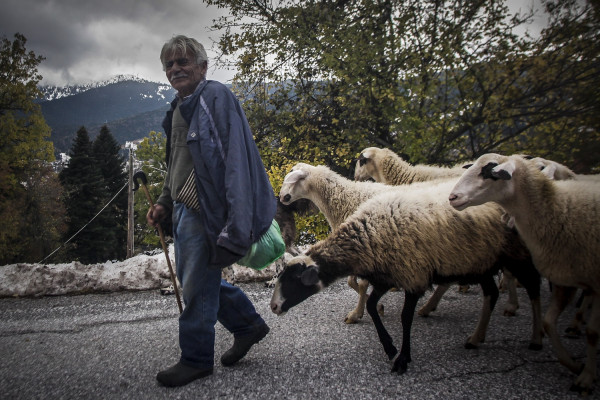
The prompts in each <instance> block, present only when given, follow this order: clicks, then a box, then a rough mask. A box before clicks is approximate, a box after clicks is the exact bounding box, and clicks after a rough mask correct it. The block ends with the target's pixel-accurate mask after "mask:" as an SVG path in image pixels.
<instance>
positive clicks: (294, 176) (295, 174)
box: [283, 170, 307, 183]
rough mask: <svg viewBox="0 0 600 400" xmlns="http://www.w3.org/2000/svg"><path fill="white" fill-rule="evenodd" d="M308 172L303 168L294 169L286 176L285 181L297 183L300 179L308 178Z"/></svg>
mask: <svg viewBox="0 0 600 400" xmlns="http://www.w3.org/2000/svg"><path fill="white" fill-rule="evenodd" d="M306 175H307V174H306V172H304V171H302V170H297V171H292V172H290V173H289V174H287V175H286V176H285V178H284V179H283V183H296V182H298V181H299V180H302V179H304V178H306Z"/></svg>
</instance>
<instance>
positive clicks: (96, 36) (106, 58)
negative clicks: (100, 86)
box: [0, 0, 545, 85]
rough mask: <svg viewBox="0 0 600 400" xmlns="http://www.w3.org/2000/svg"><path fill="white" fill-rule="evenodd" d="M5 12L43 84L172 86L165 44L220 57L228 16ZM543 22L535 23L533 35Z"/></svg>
mask: <svg viewBox="0 0 600 400" xmlns="http://www.w3.org/2000/svg"><path fill="white" fill-rule="evenodd" d="M507 5H508V6H509V8H510V9H511V10H513V11H516V10H518V9H519V8H520V9H521V10H522V11H526V10H527V9H529V8H530V7H531V6H532V5H533V7H534V8H535V9H537V10H541V3H540V0H508V1H507ZM1 9H2V12H0V36H4V37H7V38H9V39H11V40H12V38H13V37H14V34H15V33H16V32H20V33H22V34H23V35H25V37H26V38H27V49H28V50H32V51H34V52H35V53H36V54H38V55H42V56H44V57H46V60H45V61H43V62H42V64H41V65H40V67H39V72H40V73H41V74H42V76H43V77H44V80H43V82H44V83H49V84H57V85H62V84H67V83H86V82H90V81H98V80H103V79H108V78H111V77H113V76H115V75H119V74H133V75H137V76H139V77H141V78H145V79H149V80H153V81H159V82H166V79H165V77H164V74H163V72H162V69H161V66H160V62H159V59H158V55H159V53H160V49H161V47H162V45H163V43H164V42H165V41H166V40H168V39H169V38H170V37H172V36H173V35H175V34H180V33H181V34H186V35H188V36H193V37H195V38H196V39H198V40H199V41H200V42H202V43H203V44H204V45H205V47H206V48H207V51H208V53H209V57H211V56H213V57H214V55H215V53H214V52H211V47H212V46H213V44H212V42H211V40H210V39H211V38H212V39H215V40H216V39H217V34H216V33H215V32H209V29H208V27H209V26H210V25H211V24H212V20H213V19H215V18H217V17H219V16H221V15H223V14H224V13H225V12H226V11H225V10H223V9H217V8H216V7H211V8H209V7H208V6H206V5H205V4H203V3H202V2H201V1H199V0H175V1H165V0H102V1H97V0H3V2H2V8H1ZM544 22H545V20H544V19H543V18H539V19H536V21H535V23H534V26H532V28H533V31H534V33H535V31H537V32H539V28H540V26H541V25H542V24H543V23H544ZM209 34H210V38H209ZM209 65H210V63H209ZM209 77H210V78H211V79H217V80H221V81H227V80H230V79H231V78H232V77H233V72H232V71H227V70H223V69H215V68H214V67H210V68H209Z"/></svg>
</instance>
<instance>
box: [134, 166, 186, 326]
mask: <svg viewBox="0 0 600 400" xmlns="http://www.w3.org/2000/svg"><path fill="white" fill-rule="evenodd" d="M138 179H139V180H141V181H142V188H143V189H144V193H146V198H147V199H148V203H150V207H152V208H154V203H153V202H152V197H150V192H148V186H146V184H147V183H148V179H146V174H145V173H144V171H137V172H136V173H135V174H133V182H134V184H133V191H136V190H137V189H138V188H139V184H138ZM157 229H158V235H159V236H160V244H161V245H162V248H163V251H164V252H165V257H166V258H167V265H168V266H169V272H170V273H171V282H173V289H175V296H177V305H178V306H179V313H180V314H181V313H182V312H183V306H182V305H181V298H180V296H179V289H178V287H177V277H176V276H175V272H174V271H173V266H172V265H171V259H170V258H169V251H168V249H167V245H166V243H165V235H164V234H163V231H162V227H161V226H160V224H158V225H157Z"/></svg>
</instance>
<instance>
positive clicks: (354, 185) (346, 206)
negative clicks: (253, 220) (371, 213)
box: [279, 163, 392, 324]
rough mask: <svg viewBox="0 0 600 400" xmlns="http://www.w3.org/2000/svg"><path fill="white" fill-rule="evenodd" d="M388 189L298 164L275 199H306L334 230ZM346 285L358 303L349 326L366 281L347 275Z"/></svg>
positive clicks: (361, 304) (359, 310) (358, 311)
mask: <svg viewBox="0 0 600 400" xmlns="http://www.w3.org/2000/svg"><path fill="white" fill-rule="evenodd" d="M391 188H392V187H390V186H387V185H384V184H377V183H373V182H353V181H351V180H349V179H346V178H344V177H342V176H341V175H339V174H337V173H335V172H334V171H332V170H331V169H329V168H327V167H325V166H312V165H309V164H305V163H298V164H296V165H295V166H294V167H293V168H292V170H291V172H290V173H288V174H287V175H286V177H285V178H284V181H283V184H282V186H281V190H280V191H279V198H280V201H281V202H282V203H283V204H290V203H293V202H295V201H298V200H300V199H308V200H310V201H311V202H312V203H314V204H315V205H316V206H317V208H318V209H319V210H321V212H322V213H323V214H324V215H325V218H326V219H327V222H328V223H329V226H330V227H331V229H335V228H337V227H338V226H339V225H340V224H341V223H342V222H343V221H344V220H345V219H346V218H347V217H348V216H350V215H351V214H352V213H354V212H355V211H356V209H357V208H358V206H359V205H360V204H362V203H363V202H364V201H366V200H368V199H370V198H372V197H374V196H376V195H377V194H380V193H383V192H385V191H388V190H390V189H391ZM348 285H349V286H350V287H352V288H353V289H354V290H356V291H357V292H358V294H359V300H358V304H357V305H356V307H355V309H354V310H352V311H350V312H349V313H348V314H347V315H346V318H345V319H344V322H346V323H347V324H351V323H355V322H357V321H358V320H359V319H360V318H362V317H363V315H364V309H365V303H366V292H367V289H368V286H369V282H367V281H364V280H363V281H361V282H360V283H357V282H356V277H353V276H349V277H348Z"/></svg>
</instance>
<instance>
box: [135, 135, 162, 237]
mask: <svg viewBox="0 0 600 400" xmlns="http://www.w3.org/2000/svg"><path fill="white" fill-rule="evenodd" d="M166 147H167V137H166V136H165V135H164V134H162V133H161V132H155V131H152V132H150V134H149V135H148V137H145V138H144V139H143V140H142V142H141V143H140V144H139V145H138V148H137V150H136V151H135V158H136V159H137V161H138V162H139V163H140V166H141V170H142V171H144V173H145V174H146V177H147V178H148V184H147V187H148V192H149V193H150V197H151V198H152V201H153V202H156V200H157V199H158V197H159V196H160V194H161V192H162V187H163V183H164V181H165V176H166V173H167V164H166V162H165V154H166ZM149 207H150V205H149V204H148V199H147V198H146V195H145V194H144V192H143V189H142V188H140V189H139V190H138V191H137V192H136V193H135V205H134V209H135V243H136V245H138V244H139V245H141V246H142V247H144V248H156V247H160V246H161V244H160V238H159V236H158V235H157V233H156V231H155V229H154V228H152V227H150V226H149V225H148V223H147V222H146V214H147V212H148V208H149Z"/></svg>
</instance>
